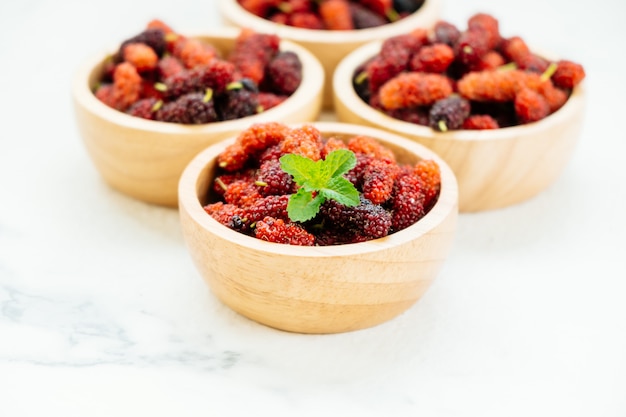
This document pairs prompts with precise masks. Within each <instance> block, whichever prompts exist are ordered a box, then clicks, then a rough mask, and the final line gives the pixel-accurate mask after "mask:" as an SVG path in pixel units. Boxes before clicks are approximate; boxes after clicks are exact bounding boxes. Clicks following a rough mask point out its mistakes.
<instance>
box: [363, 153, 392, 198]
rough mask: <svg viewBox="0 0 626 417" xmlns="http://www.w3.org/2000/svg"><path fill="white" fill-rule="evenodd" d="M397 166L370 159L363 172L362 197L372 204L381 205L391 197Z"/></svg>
mask: <svg viewBox="0 0 626 417" xmlns="http://www.w3.org/2000/svg"><path fill="white" fill-rule="evenodd" d="M397 173H398V169H397V165H396V164H395V163H390V161H388V160H384V159H372V160H371V161H370V163H369V164H367V166H366V167H365V171H364V172H363V185H362V192H363V197H365V198H367V199H368V200H370V201H371V202H372V203H374V204H383V203H384V202H386V201H387V200H389V198H390V197H391V192H392V191H393V183H394V180H395V178H396V174H397Z"/></svg>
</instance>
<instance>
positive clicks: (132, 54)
mask: <svg viewBox="0 0 626 417" xmlns="http://www.w3.org/2000/svg"><path fill="white" fill-rule="evenodd" d="M123 56H124V61H126V62H130V63H131V64H133V65H134V66H135V68H137V71H139V72H145V71H151V70H153V69H155V68H156V66H157V62H158V61H159V57H158V55H157V54H156V52H154V49H152V48H150V47H149V46H148V45H146V44H145V43H129V44H127V45H126V46H125V47H124V49H123Z"/></svg>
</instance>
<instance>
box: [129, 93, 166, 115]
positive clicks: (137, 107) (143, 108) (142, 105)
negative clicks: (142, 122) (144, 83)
mask: <svg viewBox="0 0 626 417" xmlns="http://www.w3.org/2000/svg"><path fill="white" fill-rule="evenodd" d="M162 105H163V102H162V101H161V100H159V99H156V98H144V99H140V100H137V101H136V102H134V103H133V104H131V105H130V107H129V108H128V110H126V113H127V114H129V115H131V116H135V117H140V118H142V119H147V120H154V116H155V112H156V111H157V110H159V108H160V107H161V106H162Z"/></svg>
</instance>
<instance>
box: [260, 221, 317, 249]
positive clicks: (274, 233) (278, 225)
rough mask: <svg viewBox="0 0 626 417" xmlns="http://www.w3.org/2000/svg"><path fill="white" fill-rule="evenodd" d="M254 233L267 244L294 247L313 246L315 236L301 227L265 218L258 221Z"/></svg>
mask: <svg viewBox="0 0 626 417" xmlns="http://www.w3.org/2000/svg"><path fill="white" fill-rule="evenodd" d="M254 233H255V236H256V237H257V239H261V240H265V241H268V242H274V243H283V244H287V245H296V246H313V245H314V244H315V236H313V235H312V234H311V233H309V232H307V231H306V230H305V229H304V228H303V227H302V226H301V225H299V224H296V223H291V222H285V221H283V220H282V219H274V218H272V217H265V218H264V219H263V220H260V221H258V222H257V223H256V227H255V232H254Z"/></svg>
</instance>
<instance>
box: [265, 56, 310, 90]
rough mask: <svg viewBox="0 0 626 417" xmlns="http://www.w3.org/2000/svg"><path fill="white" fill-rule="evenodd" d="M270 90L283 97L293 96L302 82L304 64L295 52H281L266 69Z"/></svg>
mask: <svg viewBox="0 0 626 417" xmlns="http://www.w3.org/2000/svg"><path fill="white" fill-rule="evenodd" d="M266 81H267V82H268V84H269V90H270V91H272V92H274V93H278V94H283V95H287V96H289V95H291V94H293V93H294V92H295V91H296V90H297V89H298V87H299V86H300V83H301V82H302V62H300V58H298V55H297V54H296V53H295V52H292V51H284V52H279V53H278V54H276V56H275V57H274V58H273V59H272V60H271V61H270V63H269V64H268V65H267V69H266Z"/></svg>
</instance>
